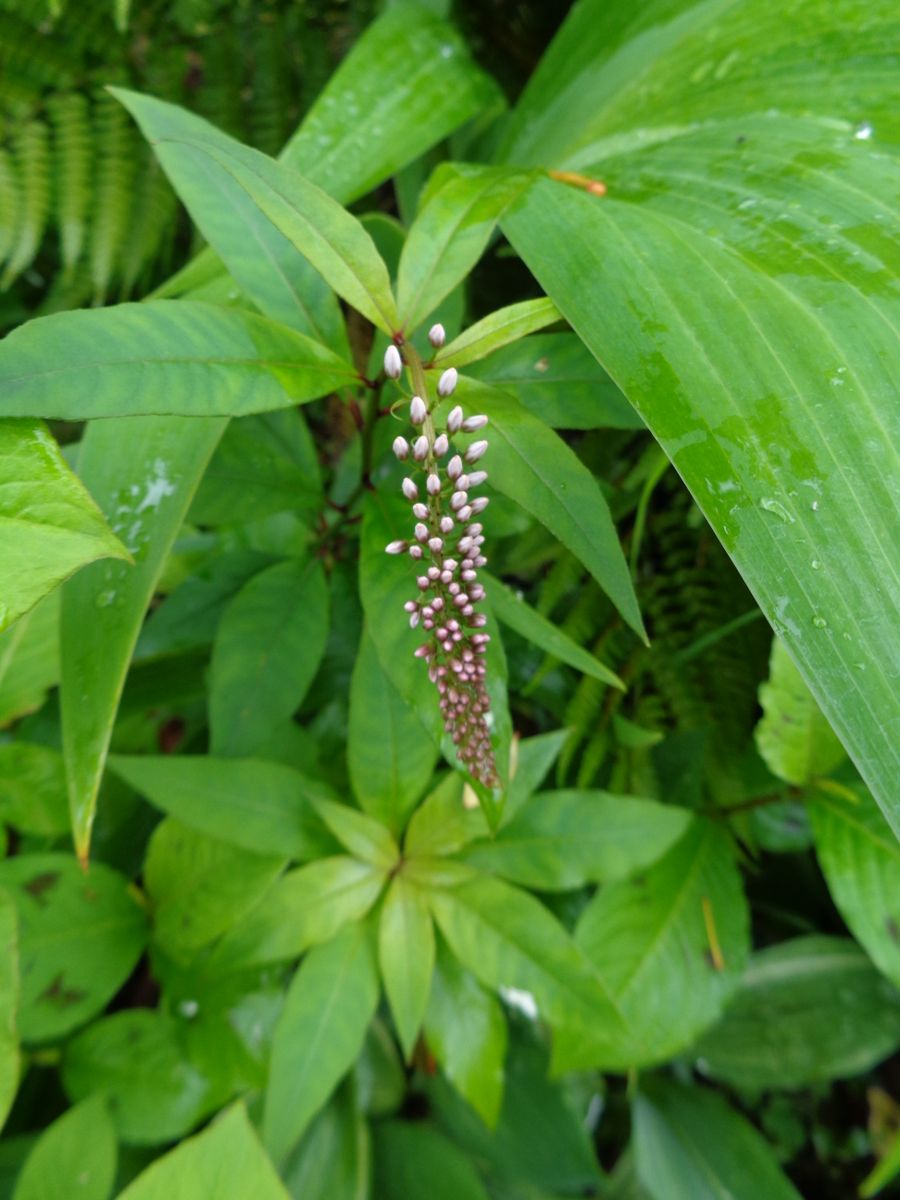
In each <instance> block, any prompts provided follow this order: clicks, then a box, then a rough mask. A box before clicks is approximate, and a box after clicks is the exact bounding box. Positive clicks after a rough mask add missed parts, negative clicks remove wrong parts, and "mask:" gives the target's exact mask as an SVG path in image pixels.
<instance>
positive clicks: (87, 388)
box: [0, 300, 357, 499]
mask: <svg viewBox="0 0 900 1200" xmlns="http://www.w3.org/2000/svg"><path fill="white" fill-rule="evenodd" d="M356 379H357V374H356V371H355V370H354V368H353V367H352V366H351V365H350V364H349V363H347V362H345V361H344V360H343V359H340V358H338V356H337V355H336V354H335V353H334V352H333V351H331V350H329V349H327V347H325V346H323V345H321V344H320V343H319V342H316V341H314V340H313V339H312V338H309V337H306V335H305V334H302V333H298V332H297V331H296V330H294V329H289V328H288V326H286V325H277V324H276V323H275V322H274V321H269V320H267V319H266V318H265V317H259V316H256V315H255V314H253V313H248V312H243V311H241V310H238V309H228V308H221V307H219V306H218V305H213V304H201V303H200V302H199V301H196V300H177V301H176V300H148V301H146V302H145V303H143V304H118V305H116V306H115V307H113V308H84V309H75V310H73V311H71V312H62V313H54V314H53V315H52V316H49V317H38V318H37V319H36V320H34V321H29V322H28V323H27V324H25V325H21V326H20V327H19V328H18V329H16V330H14V331H13V332H12V333H11V334H9V335H8V336H7V337H6V338H4V339H3V341H2V343H0V391H2V396H3V398H2V400H0V416H10V417H17V416H41V417H54V418H59V419H63V420H71V421H83V420H86V419H87V418H89V417H132V416H141V415H148V414H153V415H164V414H180V415H182V416H186V417H216V416H225V417H237V416H242V415H244V414H246V413H255V412H266V411H268V410H269V409H273V408H289V407H290V406H291V405H292V404H304V403H306V401H308V400H314V399H315V398H316V397H317V396H325V395H327V394H328V393H329V392H331V391H333V390H334V389H335V388H338V387H341V386H343V385H344V384H348V383H355V382H356ZM88 486H89V487H90V485H89V484H88ZM94 496H95V499H97V496H96V493H94Z"/></svg>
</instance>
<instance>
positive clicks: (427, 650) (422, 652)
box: [413, 642, 432, 658]
mask: <svg viewBox="0 0 900 1200" xmlns="http://www.w3.org/2000/svg"><path fill="white" fill-rule="evenodd" d="M413 654H414V655H415V657H416V658H430V657H431V654H432V649H431V647H430V646H429V645H428V643H427V642H426V643H425V645H424V646H417V647H416V648H415V650H414V651H413Z"/></svg>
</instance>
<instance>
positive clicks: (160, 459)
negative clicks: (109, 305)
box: [60, 305, 225, 859]
mask: <svg viewBox="0 0 900 1200" xmlns="http://www.w3.org/2000/svg"><path fill="white" fill-rule="evenodd" d="M136 307H137V308H140V309H141V310H143V309H145V308H146V305H137V306H136ZM224 427H225V423H224V421H222V420H221V419H216V420H206V421H194V422H191V423H190V424H189V425H188V427H187V428H185V423H184V421H183V420H178V419H177V418H174V419H173V418H165V417H146V418H143V417H135V418H131V419H130V420H129V421H127V422H125V423H121V422H119V421H100V422H96V423H93V424H91V425H89V427H88V430H87V433H86V434H85V437H84V441H83V442H82V446H81V455H80V460H79V471H80V474H81V477H82V479H83V480H84V482H85V484H86V485H87V487H88V488H89V489H90V490H91V493H92V494H93V495H94V497H95V498H96V500H97V501H98V503H99V504H100V507H101V508H102V509H103V510H104V512H106V513H107V514H108V515H109V516H110V518H111V519H112V521H113V527H114V529H116V530H117V531H118V532H120V533H121V534H122V536H123V538H124V540H125V544H126V546H127V547H128V549H129V551H130V552H131V553H132V554H133V555H134V557H135V564H136V565H135V566H134V567H126V566H124V565H122V564H118V563H117V564H114V565H110V564H107V563H99V564H97V565H95V566H92V567H89V568H88V569H87V570H85V571H82V572H81V574H80V575H78V576H77V577H76V578H75V579H72V580H70V581H69V583H67V584H66V587H65V590H64V593H63V602H62V613H61V618H60V621H61V642H62V688H61V692H62V694H61V708H62V728H63V752H64V756H65V759H66V775H67V778H68V785H69V808H70V811H71V814H72V831H73V835H74V839H75V848H76V850H77V852H78V855H79V857H81V858H82V859H86V858H87V854H88V849H89V847H90V837H91V825H92V824H93V820H94V813H95V810H96V804H97V790H98V788H99V786H100V778H101V775H102V774H103V767H104V764H105V762H106V754H107V751H108V749H109V740H110V737H111V734H112V727H113V723H114V722H115V718H116V712H117V709H118V706H119V699H120V697H121V694H122V688H123V686H124V683H125V674H126V672H127V670H128V664H129V662H130V659H131V655H132V652H133V650H134V646H135V642H136V641H137V636H138V631H139V629H140V625H141V621H142V620H143V617H144V613H145V612H146V609H147V605H148V604H149V602H150V599H151V597H152V595H153V592H154V590H155V588H156V582H157V580H158V578H159V573H160V571H161V570H162V566H163V563H164V561H165V559H166V556H167V554H168V552H169V549H170V547H171V545H172V543H173V541H174V539H175V535H176V534H177V532H178V530H179V528H180V526H181V523H182V521H183V520H184V515H185V513H186V512H187V509H188V506H189V505H190V502H191V499H192V497H193V494H194V490H195V489H196V487H197V483H198V481H199V479H200V476H201V475H202V474H203V470H204V468H205V467H206V464H207V463H208V462H209V458H210V455H211V454H212V452H213V450H214V449H215V446H216V443H217V442H218V440H219V438H220V437H221V435H222V431H223V429H224Z"/></svg>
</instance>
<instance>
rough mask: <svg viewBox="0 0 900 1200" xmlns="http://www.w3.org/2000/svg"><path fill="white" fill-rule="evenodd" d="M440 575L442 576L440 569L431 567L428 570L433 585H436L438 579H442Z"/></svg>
mask: <svg viewBox="0 0 900 1200" xmlns="http://www.w3.org/2000/svg"><path fill="white" fill-rule="evenodd" d="M440 574H441V570H440V567H429V568H428V578H429V579H430V580H431V582H432V583H434V581H435V580H436V579H439V578H440Z"/></svg>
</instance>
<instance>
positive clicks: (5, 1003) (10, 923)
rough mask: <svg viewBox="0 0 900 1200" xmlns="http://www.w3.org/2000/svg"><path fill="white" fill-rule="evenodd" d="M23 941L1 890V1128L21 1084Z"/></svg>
mask: <svg viewBox="0 0 900 1200" xmlns="http://www.w3.org/2000/svg"><path fill="white" fill-rule="evenodd" d="M18 1007H19V944H18V929H17V925H16V906H15V903H14V901H13V899H12V897H11V896H10V894H9V892H8V891H0V1128H2V1127H3V1124H4V1123H5V1121H6V1117H7V1114H8V1113H9V1110H10V1108H11V1107H12V1102H13V1100H14V1099H15V1095H16V1091H17V1089H18V1086H19V1039H18V1036H17V1033H16V1011H17V1009H18Z"/></svg>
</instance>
